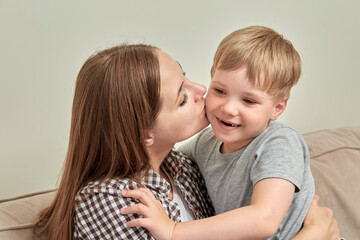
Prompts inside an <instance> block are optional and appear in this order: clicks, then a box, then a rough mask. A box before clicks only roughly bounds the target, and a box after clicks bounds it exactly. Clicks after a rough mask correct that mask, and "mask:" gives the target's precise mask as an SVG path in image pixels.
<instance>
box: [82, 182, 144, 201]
mask: <svg viewBox="0 0 360 240" xmlns="http://www.w3.org/2000/svg"><path fill="white" fill-rule="evenodd" d="M138 187H139V185H138V184H137V183H136V182H135V181H133V180H130V179H127V178H107V179H103V180H97V181H91V182H89V183H88V184H86V185H85V186H84V187H83V188H81V189H80V190H79V191H78V193H77V194H76V196H75V202H76V205H79V204H80V203H84V202H88V203H91V201H92V200H94V199H95V198H99V197H101V198H103V199H105V198H122V195H121V191H122V190H127V189H135V188H138Z"/></svg>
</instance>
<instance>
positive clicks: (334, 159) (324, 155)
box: [304, 126, 360, 239]
mask: <svg viewBox="0 0 360 240" xmlns="http://www.w3.org/2000/svg"><path fill="white" fill-rule="evenodd" d="M304 138H305V140H306V142H307V144H308V146H309V150H310V158H311V161H310V164H311V171H312V173H313V176H314V179H315V188H316V190H315V191H316V193H317V194H319V195H320V205H322V206H326V207H329V208H331V209H332V210H333V211H334V215H335V218H336V220H337V221H338V225H339V228H340V231H341V234H342V236H343V237H345V238H346V239H358V238H359V236H360V207H359V199H360V185H359V184H360V174H359V171H360V126H359V127H345V128H338V129H332V130H322V131H317V132H312V133H308V134H304Z"/></svg>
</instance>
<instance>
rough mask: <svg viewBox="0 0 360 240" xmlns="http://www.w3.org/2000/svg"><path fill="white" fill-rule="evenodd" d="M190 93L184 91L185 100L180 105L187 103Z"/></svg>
mask: <svg viewBox="0 0 360 240" xmlns="http://www.w3.org/2000/svg"><path fill="white" fill-rule="evenodd" d="M188 98H189V97H188V95H187V94H186V93H184V100H183V101H182V102H181V103H180V105H179V106H180V107H182V106H184V105H185V104H186V103H187V101H188Z"/></svg>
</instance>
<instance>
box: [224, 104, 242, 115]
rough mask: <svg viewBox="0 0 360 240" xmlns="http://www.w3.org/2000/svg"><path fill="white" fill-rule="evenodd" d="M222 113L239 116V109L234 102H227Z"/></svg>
mask: <svg viewBox="0 0 360 240" xmlns="http://www.w3.org/2000/svg"><path fill="white" fill-rule="evenodd" d="M221 111H222V112H223V113H224V114H226V115H229V116H237V115H238V114H239V108H238V107H237V106H236V104H234V103H233V102H232V101H227V102H226V103H224V104H223V105H222V106H221Z"/></svg>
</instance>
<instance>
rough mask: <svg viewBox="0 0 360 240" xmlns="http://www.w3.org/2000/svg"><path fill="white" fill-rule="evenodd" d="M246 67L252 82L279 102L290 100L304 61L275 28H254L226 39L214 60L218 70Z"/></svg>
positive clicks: (240, 31)
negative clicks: (291, 91) (285, 99)
mask: <svg viewBox="0 0 360 240" xmlns="http://www.w3.org/2000/svg"><path fill="white" fill-rule="evenodd" d="M242 66H246V67H247V74H248V77H249V79H250V81H251V82H252V83H253V84H254V85H255V86H257V87H260V88H261V89H262V90H264V91H266V92H267V93H268V94H269V95H270V96H272V97H273V99H274V100H275V101H279V100H281V99H283V98H288V97H289V95H290V90H291V88H292V87H293V86H294V85H295V84H296V83H297V81H298V80H299V77H300V74H301V59H300V56H299V54H298V52H297V51H296V50H295V48H294V47H293V45H292V44H291V42H290V41H289V40H287V39H285V38H284V37H283V36H282V35H280V34H279V33H277V32H276V31H274V30H273V29H271V28H268V27H263V26H250V27H247V28H243V29H239V30H237V31H234V32H232V33H231V34H229V35H228V36H227V37H225V38H224V39H223V40H222V41H221V43H220V45H219V47H218V49H217V51H216V53H215V57H214V62H213V66H212V68H211V77H213V75H214V73H215V70H216V69H221V70H235V69H238V68H239V67H242Z"/></svg>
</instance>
